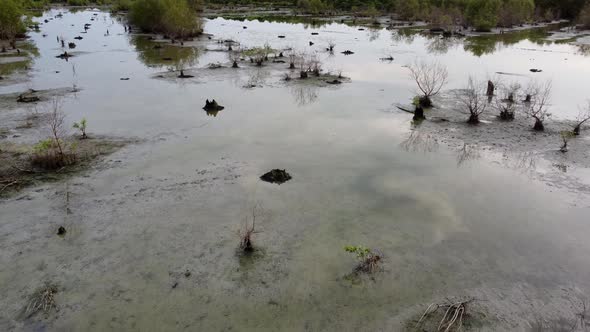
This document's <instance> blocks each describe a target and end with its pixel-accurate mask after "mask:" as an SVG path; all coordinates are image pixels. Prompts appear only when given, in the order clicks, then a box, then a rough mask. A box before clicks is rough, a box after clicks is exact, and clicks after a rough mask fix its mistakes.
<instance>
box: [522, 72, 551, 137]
mask: <svg viewBox="0 0 590 332" xmlns="http://www.w3.org/2000/svg"><path fill="white" fill-rule="evenodd" d="M551 89H552V83H551V81H547V82H545V83H544V84H538V83H534V82H533V83H531V85H530V86H529V87H528V89H527V94H528V95H530V96H531V101H530V102H529V103H526V107H525V113H526V114H527V115H528V116H530V117H531V118H533V119H535V124H534V126H533V129H534V130H536V131H543V130H545V125H544V122H545V120H547V118H549V117H550V116H551V113H549V106H550V105H549V103H550V100H551Z"/></svg>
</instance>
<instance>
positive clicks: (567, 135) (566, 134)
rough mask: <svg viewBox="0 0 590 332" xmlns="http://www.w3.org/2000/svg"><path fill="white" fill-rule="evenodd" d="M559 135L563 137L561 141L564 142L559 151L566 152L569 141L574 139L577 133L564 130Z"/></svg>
mask: <svg viewBox="0 0 590 332" xmlns="http://www.w3.org/2000/svg"><path fill="white" fill-rule="evenodd" d="M559 135H560V137H561V141H562V142H563V145H562V146H561V148H560V149H559V151H561V152H563V153H566V152H567V151H568V149H567V143H568V142H569V140H570V139H572V138H573V137H574V136H575V134H574V133H573V132H572V131H570V130H564V131H562V132H560V133H559Z"/></svg>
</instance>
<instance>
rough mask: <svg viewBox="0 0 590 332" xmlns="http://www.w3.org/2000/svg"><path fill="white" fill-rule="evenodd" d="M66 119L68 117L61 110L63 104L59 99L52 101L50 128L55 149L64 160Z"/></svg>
mask: <svg viewBox="0 0 590 332" xmlns="http://www.w3.org/2000/svg"><path fill="white" fill-rule="evenodd" d="M65 119H66V115H65V113H64V112H63V111H62V110H61V102H60V100H59V99H58V98H55V99H53V100H52V101H51V112H50V113H49V120H48V126H49V130H50V132H51V138H52V140H53V143H54V144H55V147H57V150H58V152H59V154H60V156H61V157H62V158H63V156H64V151H63V137H64V136H65V126H64V124H65Z"/></svg>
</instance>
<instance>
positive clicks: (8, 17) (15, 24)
mask: <svg viewBox="0 0 590 332" xmlns="http://www.w3.org/2000/svg"><path fill="white" fill-rule="evenodd" d="M22 15H23V9H22V8H21V6H20V4H19V3H18V2H17V1H15V0H0V39H14V37H15V36H16V35H17V34H19V33H22V32H24V31H25V26H24V24H23V21H22V19H21V17H22Z"/></svg>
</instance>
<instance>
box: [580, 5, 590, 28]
mask: <svg viewBox="0 0 590 332" xmlns="http://www.w3.org/2000/svg"><path fill="white" fill-rule="evenodd" d="M578 24H580V25H581V26H582V28H584V29H590V1H588V2H587V3H586V5H585V6H584V8H583V9H582V11H581V12H580V15H579V16H578Z"/></svg>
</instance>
